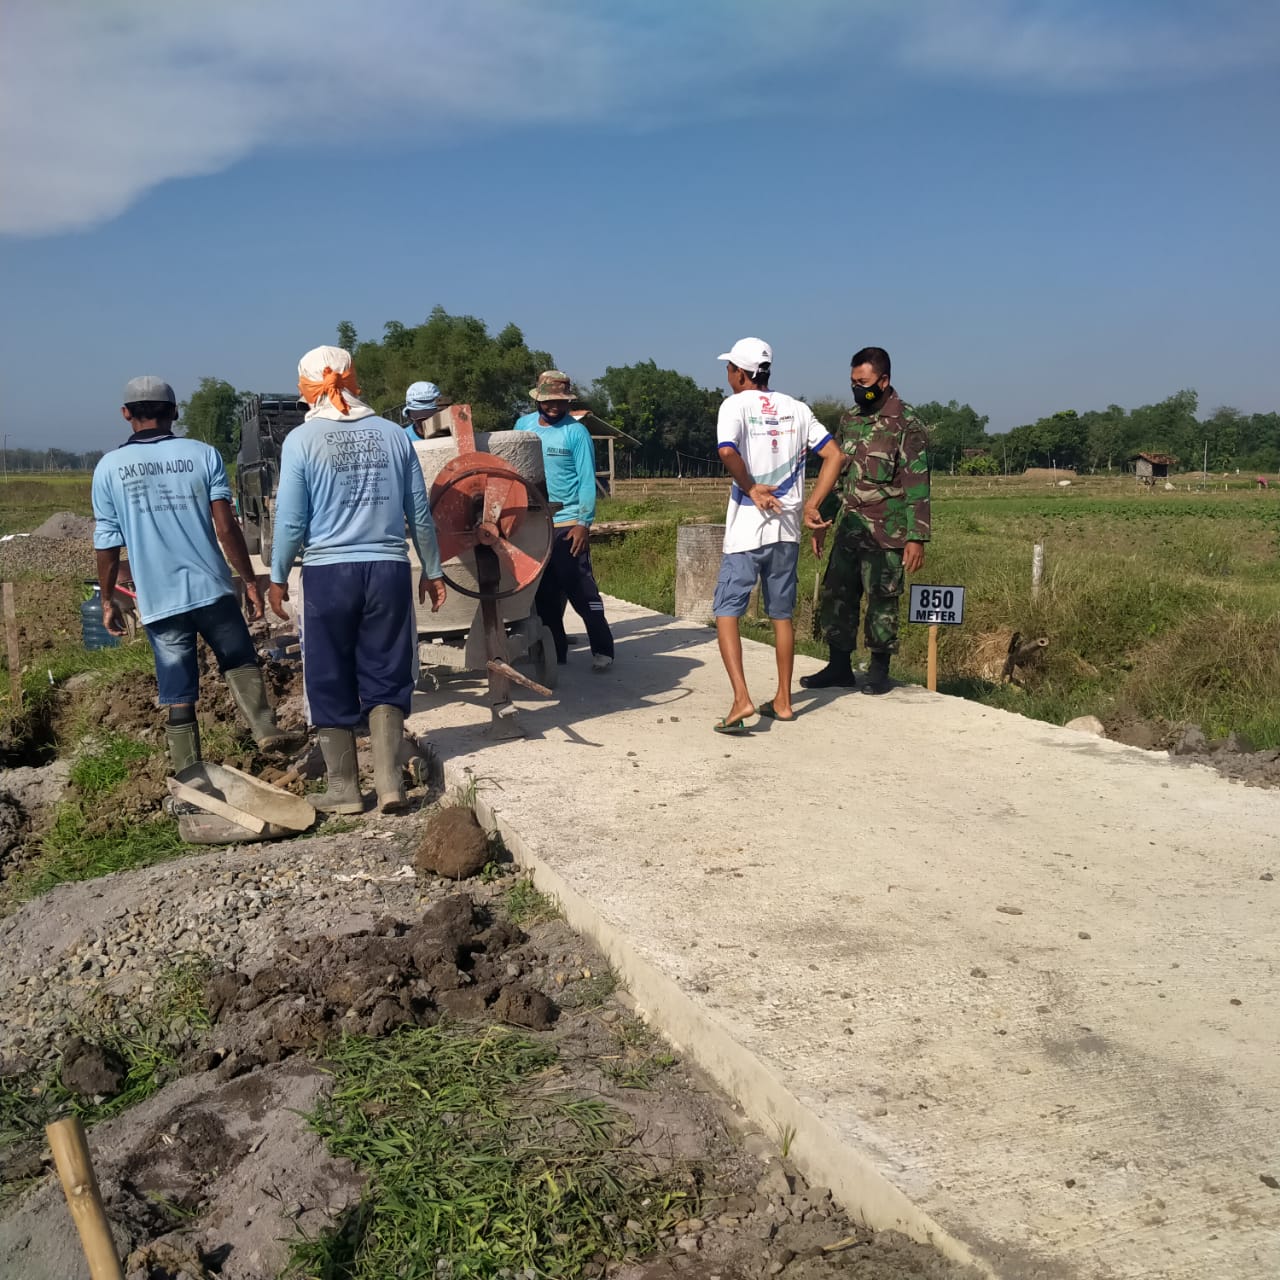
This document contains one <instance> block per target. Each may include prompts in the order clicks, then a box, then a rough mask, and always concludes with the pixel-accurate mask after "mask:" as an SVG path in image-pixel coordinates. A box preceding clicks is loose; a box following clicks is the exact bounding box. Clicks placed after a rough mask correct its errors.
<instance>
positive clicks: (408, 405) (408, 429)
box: [402, 382, 444, 443]
mask: <svg viewBox="0 0 1280 1280" xmlns="http://www.w3.org/2000/svg"><path fill="white" fill-rule="evenodd" d="M443 407H444V406H443V405H442V404H441V403H440V388H439V387H437V386H436V384H435V383H434V382H415V383H413V384H412V385H411V386H410V387H409V390H408V391H406V392H405V393H404V409H403V410H402V413H403V416H404V433H405V435H407V436H408V437H409V442H410V443H412V442H413V441H414V440H422V439H424V438H425V437H426V434H427V432H426V428H425V427H424V426H423V423H425V422H426V421H427V419H428V418H432V417H434V416H435V415H436V414H437V413H439V412H440V410H441V409H442V408H443Z"/></svg>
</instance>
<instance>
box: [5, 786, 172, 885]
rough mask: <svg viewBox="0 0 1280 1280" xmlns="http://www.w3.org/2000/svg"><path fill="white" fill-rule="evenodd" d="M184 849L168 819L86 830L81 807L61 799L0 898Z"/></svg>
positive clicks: (124, 867) (149, 861)
mask: <svg viewBox="0 0 1280 1280" xmlns="http://www.w3.org/2000/svg"><path fill="white" fill-rule="evenodd" d="M186 849H187V846H186V845H184V844H183V843H182V840H181V838H180V837H179V835H178V826H177V823H175V822H174V821H173V820H172V819H171V818H152V819H150V820H148V821H146V822H138V823H121V824H118V825H113V826H111V827H110V828H108V829H107V830H106V831H105V832H97V831H92V832H91V830H90V822H89V816H88V815H87V814H86V812H85V810H84V808H83V806H82V805H81V804H80V803H78V802H69V803H65V804H63V805H62V806H61V807H60V808H59V810H58V813H57V816H56V817H55V819H54V822H53V826H52V827H51V828H50V829H49V831H48V832H47V833H46V834H45V837H44V841H43V845H42V848H41V851H40V852H39V853H38V854H37V855H36V857H35V858H33V859H32V861H31V862H30V863H28V864H27V865H26V866H25V867H24V868H23V869H22V871H20V872H19V873H18V874H17V875H16V876H15V877H14V878H13V881H11V882H9V883H7V884H6V885H5V888H4V892H3V897H2V898H0V901H3V900H4V899H8V901H9V902H10V903H15V902H23V901H26V900H27V899H29V898H36V897H39V896H40V894H42V893H47V892H48V891H49V890H50V889H52V888H54V887H55V886H56V885H60V884H69V883H72V882H74V881H77V880H96V879H97V878H98V877H99V876H106V875H110V874H111V873H112V872H114V871H131V870H134V869H135V868H137V867H149V866H152V865H153V864H154V863H157V862H165V861H167V860H168V859H170V858H176V857H178V856H179V855H180V854H182V853H185V852H186ZM10 885H12V888H10Z"/></svg>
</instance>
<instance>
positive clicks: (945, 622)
mask: <svg viewBox="0 0 1280 1280" xmlns="http://www.w3.org/2000/svg"><path fill="white" fill-rule="evenodd" d="M907 617H908V619H909V620H910V621H911V622H924V623H928V624H929V625H930V626H934V627H937V626H943V627H958V626H959V625H960V624H961V623H962V622H963V621H964V588H963V587H917V586H914V585H913V586H912V588H911V601H910V606H909V608H908V610H907Z"/></svg>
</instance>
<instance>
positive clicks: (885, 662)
mask: <svg viewBox="0 0 1280 1280" xmlns="http://www.w3.org/2000/svg"><path fill="white" fill-rule="evenodd" d="M892 688H893V684H892V682H891V681H890V679H889V655H888V654H887V653H885V652H884V651H883V650H879V649H877V650H875V651H873V653H872V654H871V664H870V666H868V667H867V678H866V679H865V680H864V681H863V682H862V692H863V693H871V694H878V693H888V692H889V690H890V689H892Z"/></svg>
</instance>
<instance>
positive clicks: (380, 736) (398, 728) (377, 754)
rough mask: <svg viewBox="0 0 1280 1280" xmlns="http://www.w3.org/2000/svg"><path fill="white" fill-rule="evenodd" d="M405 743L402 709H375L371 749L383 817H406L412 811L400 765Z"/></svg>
mask: <svg viewBox="0 0 1280 1280" xmlns="http://www.w3.org/2000/svg"><path fill="white" fill-rule="evenodd" d="M403 741H404V712H403V711H401V710H400V708H399V707H374V708H373V709H372V710H371V711H370V712H369V746H370V747H371V748H372V750H373V785H374V787H375V789H376V790H377V792H378V810H379V812H381V813H403V812H404V811H405V810H406V809H407V808H408V807H409V801H408V798H407V797H406V796H405V793H404V770H403V768H401V765H400V744H401V743H402V742H403Z"/></svg>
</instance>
